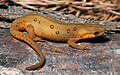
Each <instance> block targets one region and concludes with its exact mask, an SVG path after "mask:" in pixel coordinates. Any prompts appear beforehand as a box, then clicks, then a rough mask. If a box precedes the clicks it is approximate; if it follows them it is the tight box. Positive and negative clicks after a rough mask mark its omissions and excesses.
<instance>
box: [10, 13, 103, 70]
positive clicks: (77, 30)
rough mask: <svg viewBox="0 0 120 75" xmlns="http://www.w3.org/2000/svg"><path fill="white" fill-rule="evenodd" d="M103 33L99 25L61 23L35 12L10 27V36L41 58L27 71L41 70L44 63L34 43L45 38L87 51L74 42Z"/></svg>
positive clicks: (19, 19)
mask: <svg viewBox="0 0 120 75" xmlns="http://www.w3.org/2000/svg"><path fill="white" fill-rule="evenodd" d="M21 30H23V31H27V33H28V34H25V33H23V32H21ZM104 32H105V28H104V27H103V26H102V25H101V24H99V23H84V24H83V23H79V24H71V23H70V24H69V23H61V22H58V21H57V20H55V19H53V18H51V17H45V16H43V15H41V14H38V13H36V12H32V13H30V14H29V15H27V16H23V17H20V18H17V19H16V20H15V21H13V23H12V25H11V27H10V33H11V34H12V36H14V37H15V38H17V39H19V40H22V41H24V42H26V43H27V44H29V45H30V46H31V47H33V49H34V50H35V51H36V52H37V53H38V55H39V56H40V58H41V61H40V62H39V63H37V64H35V65H32V66H30V67H27V68H26V70H29V71H30V70H36V69H38V68H41V67H42V66H43V65H44V63H45V57H44V55H43V53H42V51H41V49H40V48H39V47H38V45H37V43H36V42H35V41H42V38H46V39H49V40H53V41H63V42H67V43H68V44H69V45H70V46H71V47H73V48H77V49H81V50H87V49H88V48H86V46H82V45H78V44H76V43H75V42H77V41H78V40H82V39H88V38H95V37H97V36H100V35H102V34H104Z"/></svg>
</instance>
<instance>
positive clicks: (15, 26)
mask: <svg viewBox="0 0 120 75" xmlns="http://www.w3.org/2000/svg"><path fill="white" fill-rule="evenodd" d="M25 24H26V23H25ZM22 25H24V24H23V23H22ZM24 29H25V28H21V27H20V25H19V24H16V21H14V22H13V23H12V25H11V27H10V33H11V34H12V35H13V36H14V37H15V38H17V39H19V40H22V41H24V42H26V43H27V44H29V45H30V46H32V48H33V49H34V50H35V51H36V52H37V53H38V55H39V56H40V58H41V61H40V62H39V63H37V64H35V65H32V66H29V67H27V68H26V70H29V71H31V70H36V69H38V68H40V67H42V66H43V65H44V63H45V57H44V55H43V54H42V52H41V49H40V48H39V47H38V45H37V43H36V42H34V41H33V40H32V39H31V38H30V37H29V36H28V35H27V34H25V33H22V32H20V31H19V30H24Z"/></svg>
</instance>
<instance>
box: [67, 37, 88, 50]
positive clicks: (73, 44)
mask: <svg viewBox="0 0 120 75" xmlns="http://www.w3.org/2000/svg"><path fill="white" fill-rule="evenodd" d="M78 40H81V38H70V39H69V40H68V42H67V43H68V44H69V45H70V46H72V47H73V48H77V49H81V50H89V49H88V48H86V46H82V45H78V44H76V43H75V42H77V41H78Z"/></svg>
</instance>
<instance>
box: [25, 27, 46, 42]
mask: <svg viewBox="0 0 120 75" xmlns="http://www.w3.org/2000/svg"><path fill="white" fill-rule="evenodd" d="M26 31H27V32H28V35H29V37H30V38H31V39H32V40H33V41H44V40H42V38H40V37H38V36H36V35H35V31H34V27H33V26H32V25H29V26H27V28H26Z"/></svg>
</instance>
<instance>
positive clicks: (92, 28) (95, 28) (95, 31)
mask: <svg viewBox="0 0 120 75" xmlns="http://www.w3.org/2000/svg"><path fill="white" fill-rule="evenodd" d="M104 32H105V28H104V27H103V26H102V25H101V24H98V23H97V24H96V23H95V24H92V23H91V24H90V23H89V24H88V23H87V24H85V25H83V26H82V27H80V29H79V31H78V35H77V37H81V39H87V38H94V37H97V36H101V35H102V34H104Z"/></svg>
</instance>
